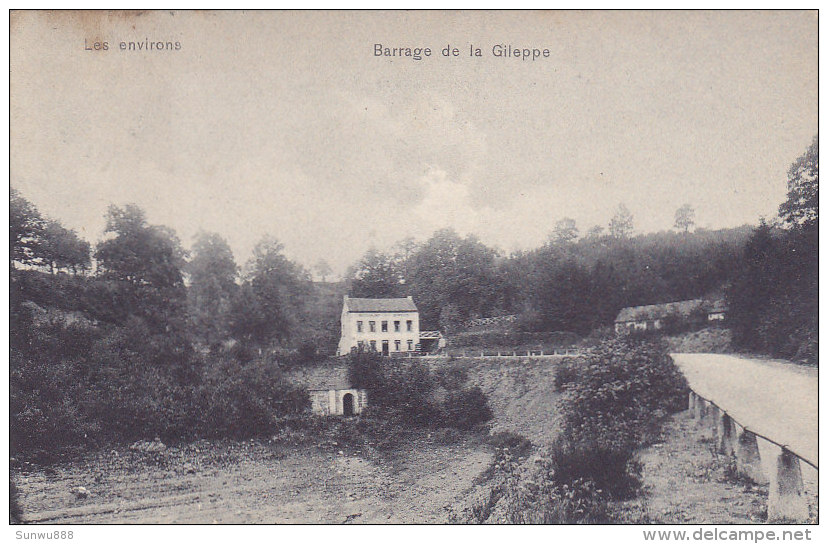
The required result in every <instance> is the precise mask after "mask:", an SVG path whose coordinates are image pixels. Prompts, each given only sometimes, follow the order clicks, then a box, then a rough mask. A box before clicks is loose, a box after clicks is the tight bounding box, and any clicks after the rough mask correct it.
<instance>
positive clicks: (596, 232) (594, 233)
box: [586, 225, 604, 240]
mask: <svg viewBox="0 0 828 544" xmlns="http://www.w3.org/2000/svg"><path fill="white" fill-rule="evenodd" d="M603 235H604V227H602V226H601V225H594V226H592V227H590V228H589V230H588V231H587V233H586V238H587V239H588V240H597V239H598V238H601V237H602V236H603Z"/></svg>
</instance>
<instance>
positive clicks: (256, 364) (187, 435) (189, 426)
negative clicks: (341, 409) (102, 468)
mask: <svg viewBox="0 0 828 544" xmlns="http://www.w3.org/2000/svg"><path fill="white" fill-rule="evenodd" d="M308 404H309V402H308V398H307V393H306V392H304V391H302V390H300V389H297V388H295V387H293V386H292V385H290V384H289V383H286V382H285V380H284V379H283V378H282V374H281V372H280V370H279V365H278V363H277V362H274V361H269V362H262V361H253V362H250V363H247V364H242V363H240V362H238V361H237V360H235V359H234V358H232V357H229V356H226V355H222V354H213V355H202V354H198V353H195V352H194V351H193V350H192V349H191V348H189V345H188V344H187V342H185V341H184V340H183V339H181V338H177V337H176V336H175V335H173V334H152V333H150V332H149V330H148V329H147V328H146V327H145V326H143V324H142V323H141V321H140V320H139V319H131V320H130V321H129V323H128V324H127V326H124V327H118V326H108V327H106V328H103V327H98V326H91V325H88V324H81V323H73V324H66V323H60V322H56V323H34V322H33V320H32V319H31V315H30V313H29V312H27V310H26V308H25V307H22V308H21V307H18V308H17V309H16V315H15V319H13V320H12V331H11V351H10V442H11V453H12V455H15V456H18V457H27V458H36V459H39V460H42V461H51V460H54V459H55V458H57V457H58V456H61V455H63V454H67V453H71V452H74V451H80V450H82V449H85V448H89V447H96V446H101V445H103V444H111V443H118V442H130V441H134V440H138V439H152V438H154V437H156V436H157V437H159V438H161V439H162V440H164V441H176V440H182V439H194V438H202V437H204V438H210V437H236V438H246V437H252V436H257V435H264V434H267V433H272V432H273V431H274V429H275V428H277V426H278V425H279V423H280V421H281V420H282V419H283V418H285V417H288V416H290V415H291V414H296V413H300V412H302V411H303V410H305V408H306V407H307V406H308Z"/></svg>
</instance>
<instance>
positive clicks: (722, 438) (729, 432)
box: [718, 412, 736, 455]
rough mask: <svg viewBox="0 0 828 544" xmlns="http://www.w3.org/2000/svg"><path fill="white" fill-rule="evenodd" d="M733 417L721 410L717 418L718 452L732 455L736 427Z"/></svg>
mask: <svg viewBox="0 0 828 544" xmlns="http://www.w3.org/2000/svg"><path fill="white" fill-rule="evenodd" d="M734 427H735V424H734V423H733V418H732V417H730V416H729V415H727V412H722V415H721V417H720V418H719V426H718V429H719V453H723V454H724V455H733V454H734V453H735V451H736V444H735V442H736V429H735V428H734Z"/></svg>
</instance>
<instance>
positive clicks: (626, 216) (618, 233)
mask: <svg viewBox="0 0 828 544" xmlns="http://www.w3.org/2000/svg"><path fill="white" fill-rule="evenodd" d="M609 231H610V236H612V237H613V238H616V239H618V240H621V239H625V238H629V237H630V235H631V234H632V232H633V215H632V214H631V213H630V210H628V209H627V207H626V206H625V205H624V204H619V205H618V208H617V210H616V211H615V215H613V216H612V219H611V220H610V223H609Z"/></svg>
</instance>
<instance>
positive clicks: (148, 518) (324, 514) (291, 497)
mask: <svg viewBox="0 0 828 544" xmlns="http://www.w3.org/2000/svg"><path fill="white" fill-rule="evenodd" d="M443 442H446V441H445V440H436V439H434V438H430V437H429V435H428V434H423V435H421V436H419V437H415V438H414V439H413V440H412V441H411V442H410V443H409V444H408V445H407V446H408V447H406V448H405V449H400V450H399V451H395V452H393V453H390V454H387V453H380V452H378V451H376V450H374V449H373V448H370V446H369V447H367V448H365V447H363V448H360V449H355V448H354V447H346V446H344V445H340V444H323V445H319V444H316V445H307V444H304V445H289V444H284V443H268V442H266V441H265V442H262V441H252V442H242V443H238V442H236V443H234V442H218V443H215V442H214V443H210V442H206V441H205V442H198V443H195V444H190V445H187V446H184V447H181V448H175V447H172V448H167V449H166V450H165V451H163V452H137V451H130V450H128V449H120V450H113V451H111V452H108V453H99V454H96V455H94V456H89V457H87V458H85V459H83V460H81V461H76V462H73V463H68V464H64V465H61V466H55V467H51V468H49V469H33V470H23V471H21V472H19V473H18V475H17V477H16V478H15V481H16V483H17V485H18V488H19V491H20V504H21V508H22V512H23V519H24V520H25V521H27V522H34V523H60V524H63V523H444V522H446V521H447V512H448V507H450V505H451V504H452V502H453V501H454V500H455V498H456V497H457V496H458V495H460V494H462V493H463V492H464V491H465V490H466V489H468V488H470V487H471V484H472V480H473V479H474V478H475V477H476V476H477V475H478V474H479V473H480V472H482V471H483V470H485V469H486V468H487V467H488V466H489V464H490V462H491V458H492V457H491V453H490V449H489V448H488V447H486V446H485V445H482V444H481V443H480V442H479V441H478V440H474V439H473V438H468V437H460V438H459V439H457V440H449V441H448V442H449V443H443ZM81 488H82V489H81Z"/></svg>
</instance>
